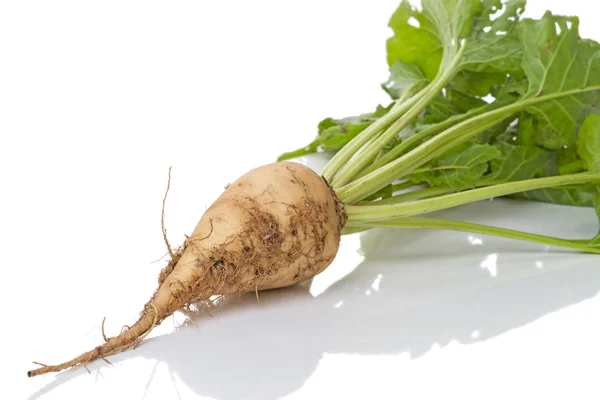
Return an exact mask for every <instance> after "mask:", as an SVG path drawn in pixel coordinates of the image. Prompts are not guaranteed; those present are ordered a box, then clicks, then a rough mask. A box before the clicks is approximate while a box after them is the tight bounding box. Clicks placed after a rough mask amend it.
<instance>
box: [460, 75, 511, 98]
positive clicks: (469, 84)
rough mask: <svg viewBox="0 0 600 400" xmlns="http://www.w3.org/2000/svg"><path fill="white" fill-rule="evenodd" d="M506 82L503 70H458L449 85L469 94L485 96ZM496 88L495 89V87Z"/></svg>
mask: <svg viewBox="0 0 600 400" xmlns="http://www.w3.org/2000/svg"><path fill="white" fill-rule="evenodd" d="M505 82H506V73H504V72H495V73H490V72H475V71H465V70H463V71H460V72H459V73H458V74H456V76H455V77H454V79H452V81H451V82H450V84H449V87H450V88H452V89H455V90H458V91H460V92H463V93H465V94H469V95H471V96H479V97H485V96H487V95H488V94H490V93H492V92H493V90H494V89H495V88H496V87H498V86H500V85H503V84H504V83H505ZM496 90H497V89H496Z"/></svg>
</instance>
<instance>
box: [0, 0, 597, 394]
mask: <svg viewBox="0 0 600 400" xmlns="http://www.w3.org/2000/svg"><path fill="white" fill-rule="evenodd" d="M306 3H308V2H304V3H297V4H295V5H292V4H291V3H288V2H275V1H271V2H267V1H258V2H242V1H237V2H234V1H222V2H178V3H177V5H169V6H167V5H166V4H167V3H164V4H165V5H163V6H157V5H155V4H154V5H148V4H147V3H143V2H139V3H137V2H122V1H120V2H103V3H102V5H97V6H94V7H92V6H91V4H90V3H85V4H86V5H83V4H84V3H81V2H70V3H69V2H37V3H35V2H11V3H8V2H6V3H5V4H3V6H2V12H0V37H2V38H3V39H2V40H1V41H0V54H3V59H4V60H5V62H3V63H2V64H1V65H0V87H1V88H2V89H1V90H0V101H1V104H0V110H2V114H3V115H2V117H1V118H0V132H2V146H1V147H0V152H1V157H0V171H2V172H1V174H2V188H3V189H2V193H3V195H2V196H0V220H1V221H2V229H1V230H0V243H1V246H2V250H3V254H2V267H3V268H2V271H3V272H2V275H1V276H2V282H3V289H2V291H0V297H1V304H2V320H1V321H2V322H1V324H2V325H1V329H0V337H1V338H2V344H3V351H2V362H1V363H0V382H2V384H1V385H0V398H2V399H44V400H45V399H61V400H63V399H125V398H127V399H129V398H131V399H142V398H144V399H185V400H192V399H193V400H197V399H219V400H234V399H236V400H237V399H279V398H282V399H283V398H284V399H332V398H372V399H397V398H409V399H438V398H448V397H451V396H456V397H457V398H461V399H482V398H483V399H521V398H523V399H526V398H527V399H530V398H531V399H533V398H557V399H566V398H573V399H597V398H600V387H599V386H598V384H597V367H598V360H599V359H600V344H599V343H598V338H600V322H599V321H600V297H598V292H599V291H600V261H599V260H600V258H598V256H592V255H584V254H576V253H573V252H568V251H563V250H558V249H554V248H546V247H545V246H540V245H534V244H528V243H522V242H516V241H512V240H507V239H499V238H491V237H484V236H478V235H469V234H465V233H450V232H433V231H386V230H375V231H372V232H369V233H366V234H364V235H354V236H349V237H345V238H344V240H343V243H342V247H341V250H340V253H339V256H338V257H337V259H336V260H335V262H334V264H333V265H332V266H331V267H330V268H329V269H328V270H327V271H326V272H324V273H323V274H321V275H319V276H318V277H317V278H315V279H314V281H313V282H311V283H307V284H305V285H300V286H298V287H294V288H290V289H285V290H277V291H271V292H266V293H262V294H261V295H260V303H259V304H258V303H257V301H256V298H255V297H254V296H252V295H249V296H242V297H239V298H238V297H234V298H231V299H228V300H227V301H226V302H224V303H222V304H219V306H218V307H216V308H215V309H213V310H211V314H212V315H213V318H211V317H210V316H209V315H207V314H206V313H201V314H198V315H195V316H194V321H195V324H196V325H197V326H195V325H194V324H191V323H186V322H185V316H183V315H181V314H177V315H176V316H175V317H174V318H171V319H168V320H166V321H165V322H164V323H163V325H162V326H160V327H159V328H158V329H156V330H155V331H154V332H153V334H152V335H151V337H150V338H149V339H148V340H146V341H145V342H144V343H143V344H142V345H141V346H140V347H138V348H137V349H135V350H133V351H128V352H125V353H122V354H119V355H117V356H113V357H111V358H110V360H111V362H112V363H113V364H114V366H108V365H106V364H105V363H104V362H102V361H99V362H95V363H93V364H92V365H90V366H89V368H90V371H91V374H88V373H87V372H86V371H85V370H84V369H79V370H76V371H67V372H63V373H60V374H55V375H49V376H42V377H36V378H34V379H28V378H27V377H26V376H25V373H26V371H27V370H29V369H31V368H32V367H33V365H32V364H31V361H32V360H35V361H39V362H46V363H56V362H61V361H64V360H66V359H68V358H71V357H72V356H74V355H76V354H78V353H79V352H81V351H84V350H88V349H89V348H91V347H92V346H95V345H97V344H99V343H100V342H101V340H102V337H101V333H100V324H101V321H102V318H103V317H104V316H106V317H107V320H106V329H107V333H108V334H109V335H114V334H116V333H118V331H119V330H120V327H121V326H123V325H124V324H129V323H131V322H133V321H134V319H135V318H136V317H137V315H138V312H139V311H140V309H141V307H142V305H143V304H144V303H145V302H146V300H147V299H148V298H149V297H150V296H151V294H152V292H153V291H154V289H155V286H156V277H157V275H158V272H159V271H160V268H161V267H162V266H163V265H164V261H159V262H157V263H153V261H155V260H156V259H158V258H159V257H161V256H162V255H163V253H164V252H165V250H164V244H163V242H162V235H161V232H160V208H161V202H162V198H163V194H164V189H165V185H166V177H167V169H168V167H169V166H173V179H172V182H171V192H170V194H169V198H168V200H167V212H166V223H167V229H168V234H169V238H170V241H171V242H172V243H173V244H175V245H176V244H180V243H181V241H182V239H183V237H184V236H183V235H184V234H186V233H189V232H190V231H191V230H192V229H193V227H194V225H195V224H196V222H197V220H198V218H199V217H200V215H201V213H202V211H203V210H204V209H205V207H206V206H208V205H209V204H210V203H211V202H212V200H213V199H214V198H215V197H216V196H218V194H219V193H220V192H221V190H222V188H223V186H224V185H225V184H227V183H228V182H231V181H232V180H233V179H235V178H236V177H237V176H239V175H240V174H242V173H243V172H245V171H246V170H248V169H249V168H252V167H253V166H258V165H261V164H264V163H267V162H271V161H273V159H274V157H276V156H277V155H278V154H279V153H281V152H283V151H286V150H289V149H292V148H295V147H298V146H301V145H304V144H305V142H307V141H308V140H310V139H311V138H312V137H313V135H314V133H315V126H316V123H317V122H318V121H319V120H320V119H321V118H323V117H325V116H329V115H334V116H345V115H348V114H352V113H360V112H365V111H368V110H370V109H372V108H373V107H374V105H376V103H377V102H385V101H386V100H385V96H384V93H383V92H382V91H381V90H380V88H379V87H378V84H379V82H380V81H382V80H384V79H385V78H386V67H385V58H384V51H385V48H384V41H385V38H386V37H387V35H388V31H387V30H386V28H385V24H386V22H387V19H388V17H389V15H390V14H391V12H392V11H393V9H394V7H395V6H396V4H397V2H396V1H387V0H386V1H381V2H377V4H373V3H375V2H367V1H354V2H349V1H341V0H340V1H327V2H311V3H309V4H306ZM34 4H35V5H34ZM545 8H550V9H552V10H554V11H556V12H559V13H560V12H562V13H568V14H577V15H580V16H581V19H582V28H581V31H582V33H583V35H584V36H591V37H594V38H596V39H600V30H599V28H598V24H597V23H596V21H595V15H598V14H597V12H594V9H597V8H598V6H597V5H592V3H587V6H586V5H585V2H584V1H583V0H572V1H570V2H567V3H565V2H559V1H544V2H542V1H536V0H530V2H529V13H530V14H533V15H539V14H540V13H541V11H542V10H543V9H545ZM276 16H279V17H276ZM240 32H241V33H240ZM303 161H304V162H307V163H308V164H309V165H311V166H312V167H314V168H315V169H316V170H320V169H321V168H322V166H323V163H324V162H325V160H324V159H322V158H320V157H312V158H310V159H307V160H303ZM443 214H444V215H447V216H451V217H453V218H463V219H466V220H469V221H477V222H482V223H488V224H495V225H499V226H504V227H510V228H515V229H523V230H528V231H533V232H540V233H544V234H548V235H560V236H564V237H582V238H583V237H587V236H591V235H593V234H594V233H595V232H596V231H597V229H598V226H597V221H596V220H595V217H594V215H593V212H592V211H591V210H584V209H575V208H567V207H557V206H551V205H541V204H526V203H518V202H509V201H501V200H494V201H491V202H490V201H486V202H481V203H478V204H473V205H470V206H467V207H461V208H459V209H455V210H450V211H447V212H445V213H443Z"/></svg>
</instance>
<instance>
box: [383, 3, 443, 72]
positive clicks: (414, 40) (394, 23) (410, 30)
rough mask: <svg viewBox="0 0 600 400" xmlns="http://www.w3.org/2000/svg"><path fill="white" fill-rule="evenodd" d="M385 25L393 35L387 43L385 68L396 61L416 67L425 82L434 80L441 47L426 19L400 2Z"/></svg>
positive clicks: (440, 57)
mask: <svg viewBox="0 0 600 400" xmlns="http://www.w3.org/2000/svg"><path fill="white" fill-rule="evenodd" d="M414 24H418V26H413V25H414ZM388 25H389V27H390V28H392V30H393V32H394V35H393V36H392V37H390V38H389V39H388V40H387V43H386V48H387V61H388V65H390V66H393V65H394V64H395V63H396V62H397V61H402V62H403V63H405V64H415V65H416V66H417V67H419V68H420V69H421V71H422V72H423V74H424V75H425V77H426V78H427V79H429V80H432V79H433V78H435V76H436V75H437V72H438V69H439V65H440V61H441V59H442V46H441V44H440V42H439V40H438V39H437V37H436V36H435V34H434V33H433V27H432V26H431V23H430V22H429V21H428V20H427V19H426V18H425V16H424V15H423V14H422V13H421V12H420V11H418V10H416V9H415V8H414V7H413V6H412V5H411V4H410V2H409V1H408V0H403V1H402V2H401V3H400V6H399V7H398V8H397V9H396V11H395V12H394V14H393V15H392V17H391V18H390V21H389V24H388Z"/></svg>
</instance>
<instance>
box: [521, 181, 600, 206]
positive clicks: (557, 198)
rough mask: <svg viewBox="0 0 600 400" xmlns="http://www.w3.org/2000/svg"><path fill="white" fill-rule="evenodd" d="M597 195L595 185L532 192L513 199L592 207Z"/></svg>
mask: <svg viewBox="0 0 600 400" xmlns="http://www.w3.org/2000/svg"><path fill="white" fill-rule="evenodd" d="M597 193H598V192H597V188H596V186H594V185H578V186H566V187H559V188H547V189H537V190H530V191H527V192H523V193H518V194H516V195H513V196H511V197H513V198H517V199H523V200H534V201H542V202H544V203H552V204H560V205H571V206H579V207H592V206H593V204H594V203H593V202H594V197H595V196H597Z"/></svg>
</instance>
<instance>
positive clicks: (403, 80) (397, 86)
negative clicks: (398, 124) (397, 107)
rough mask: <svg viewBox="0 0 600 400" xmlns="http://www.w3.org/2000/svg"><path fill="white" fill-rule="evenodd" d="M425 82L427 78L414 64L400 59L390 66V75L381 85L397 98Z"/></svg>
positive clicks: (393, 97) (391, 95)
mask: <svg viewBox="0 0 600 400" xmlns="http://www.w3.org/2000/svg"><path fill="white" fill-rule="evenodd" d="M426 83H427V78H425V75H423V72H421V70H420V69H419V67H418V66H416V65H415V64H407V63H404V62H402V61H400V60H398V61H396V62H395V63H394V64H393V65H392V67H391V68H390V77H389V79H388V80H387V82H385V83H384V84H382V85H381V86H382V87H383V90H385V91H386V92H387V93H388V94H389V95H390V97H391V98H392V99H399V98H400V97H402V95H404V94H405V93H407V92H409V91H411V90H414V89H415V88H418V87H419V86H422V85H424V84H426Z"/></svg>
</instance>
